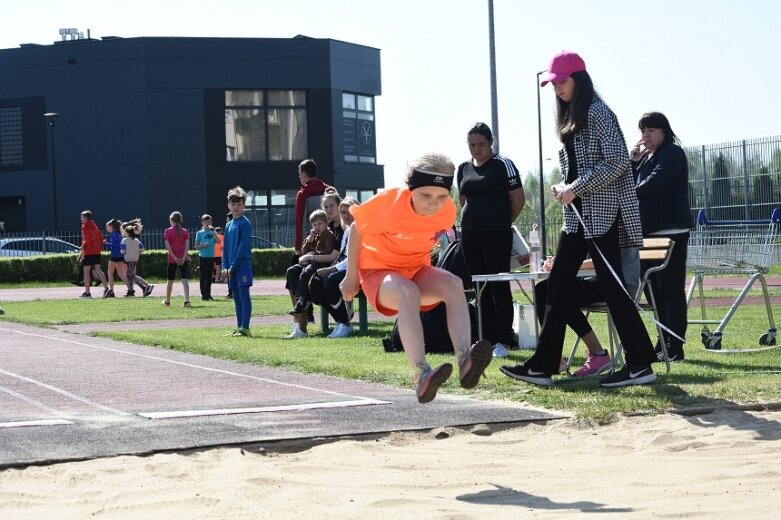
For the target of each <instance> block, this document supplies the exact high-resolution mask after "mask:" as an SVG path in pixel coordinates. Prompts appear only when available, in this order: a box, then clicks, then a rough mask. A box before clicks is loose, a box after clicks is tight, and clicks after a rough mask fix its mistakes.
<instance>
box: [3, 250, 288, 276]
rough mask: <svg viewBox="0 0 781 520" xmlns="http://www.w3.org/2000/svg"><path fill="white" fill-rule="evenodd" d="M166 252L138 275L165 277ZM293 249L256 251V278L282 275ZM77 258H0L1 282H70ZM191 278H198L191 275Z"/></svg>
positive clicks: (154, 253) (152, 257)
mask: <svg viewBox="0 0 781 520" xmlns="http://www.w3.org/2000/svg"><path fill="white" fill-rule="evenodd" d="M167 255H168V252H167V251H165V250H163V249H157V250H150V251H144V252H143V253H142V254H141V260H140V261H139V263H138V274H139V275H141V276H144V277H150V278H165V276H166V257H167ZM292 257H293V250H292V249H290V248H287V249H253V250H252V270H253V273H254V275H255V276H283V275H284V274H285V270H286V269H287V268H288V267H290V261H291V259H292ZM77 258H78V255H75V254H63V255H42V256H26V257H20V258H0V282H6V283H16V282H71V281H73V280H74V279H75V278H80V277H81V276H80V273H79V266H78V264H77V261H76V260H77ZM108 260H109V256H108V253H105V252H104V253H103V261H102V265H103V270H104V272H105V271H106V269H107V266H108ZM190 260H192V262H191V263H190V269H191V270H192V269H194V268H195V267H196V266H197V265H198V253H197V252H194V253H190ZM192 278H197V277H196V276H192Z"/></svg>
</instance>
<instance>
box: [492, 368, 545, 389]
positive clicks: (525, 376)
mask: <svg viewBox="0 0 781 520" xmlns="http://www.w3.org/2000/svg"><path fill="white" fill-rule="evenodd" d="M499 371H501V372H502V374H504V375H506V376H507V377H511V378H513V379H518V380H519V381H526V382H527V383H532V384H534V385H537V386H551V385H552V384H553V379H551V375H550V374H546V373H545V372H537V371H536V370H532V369H531V368H529V367H527V366H526V365H515V366H514V367H510V366H507V365H502V366H501V367H499Z"/></svg>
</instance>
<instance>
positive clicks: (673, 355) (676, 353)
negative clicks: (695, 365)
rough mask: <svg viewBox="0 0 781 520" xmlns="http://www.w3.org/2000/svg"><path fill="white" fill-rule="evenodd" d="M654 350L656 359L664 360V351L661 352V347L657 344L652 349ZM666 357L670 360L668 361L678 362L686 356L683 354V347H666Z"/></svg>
mask: <svg viewBox="0 0 781 520" xmlns="http://www.w3.org/2000/svg"><path fill="white" fill-rule="evenodd" d="M654 352H655V353H656V359H657V360H659V361H664V352H662V347H660V346H659V345H657V346H656V348H655V349H654ZM667 358H668V359H669V360H670V363H679V362H681V361H684V360H685V359H686V357H685V356H684V355H683V349H682V348H674V347H673V348H668V349H667Z"/></svg>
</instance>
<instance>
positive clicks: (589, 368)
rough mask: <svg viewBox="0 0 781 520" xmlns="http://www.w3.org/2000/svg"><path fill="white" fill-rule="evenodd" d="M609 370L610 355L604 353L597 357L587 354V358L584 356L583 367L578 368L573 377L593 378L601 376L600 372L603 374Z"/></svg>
mask: <svg viewBox="0 0 781 520" xmlns="http://www.w3.org/2000/svg"><path fill="white" fill-rule="evenodd" d="M609 369H610V354H608V353H607V352H605V353H604V354H603V355H601V356H597V355H594V354H592V353H591V352H589V353H588V356H586V362H585V363H583V366H582V367H580V368H579V369H578V370H577V371H576V372H575V376H576V377H588V376H594V375H597V374H601V373H602V372H605V371H607V370H609Z"/></svg>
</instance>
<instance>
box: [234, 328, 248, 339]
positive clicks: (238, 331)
mask: <svg viewBox="0 0 781 520" xmlns="http://www.w3.org/2000/svg"><path fill="white" fill-rule="evenodd" d="M234 333H235V335H236V336H238V337H244V338H251V337H252V333H251V332H250V331H249V329H242V328H241V327H239V328H238V329H236V330H235V331H234Z"/></svg>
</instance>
